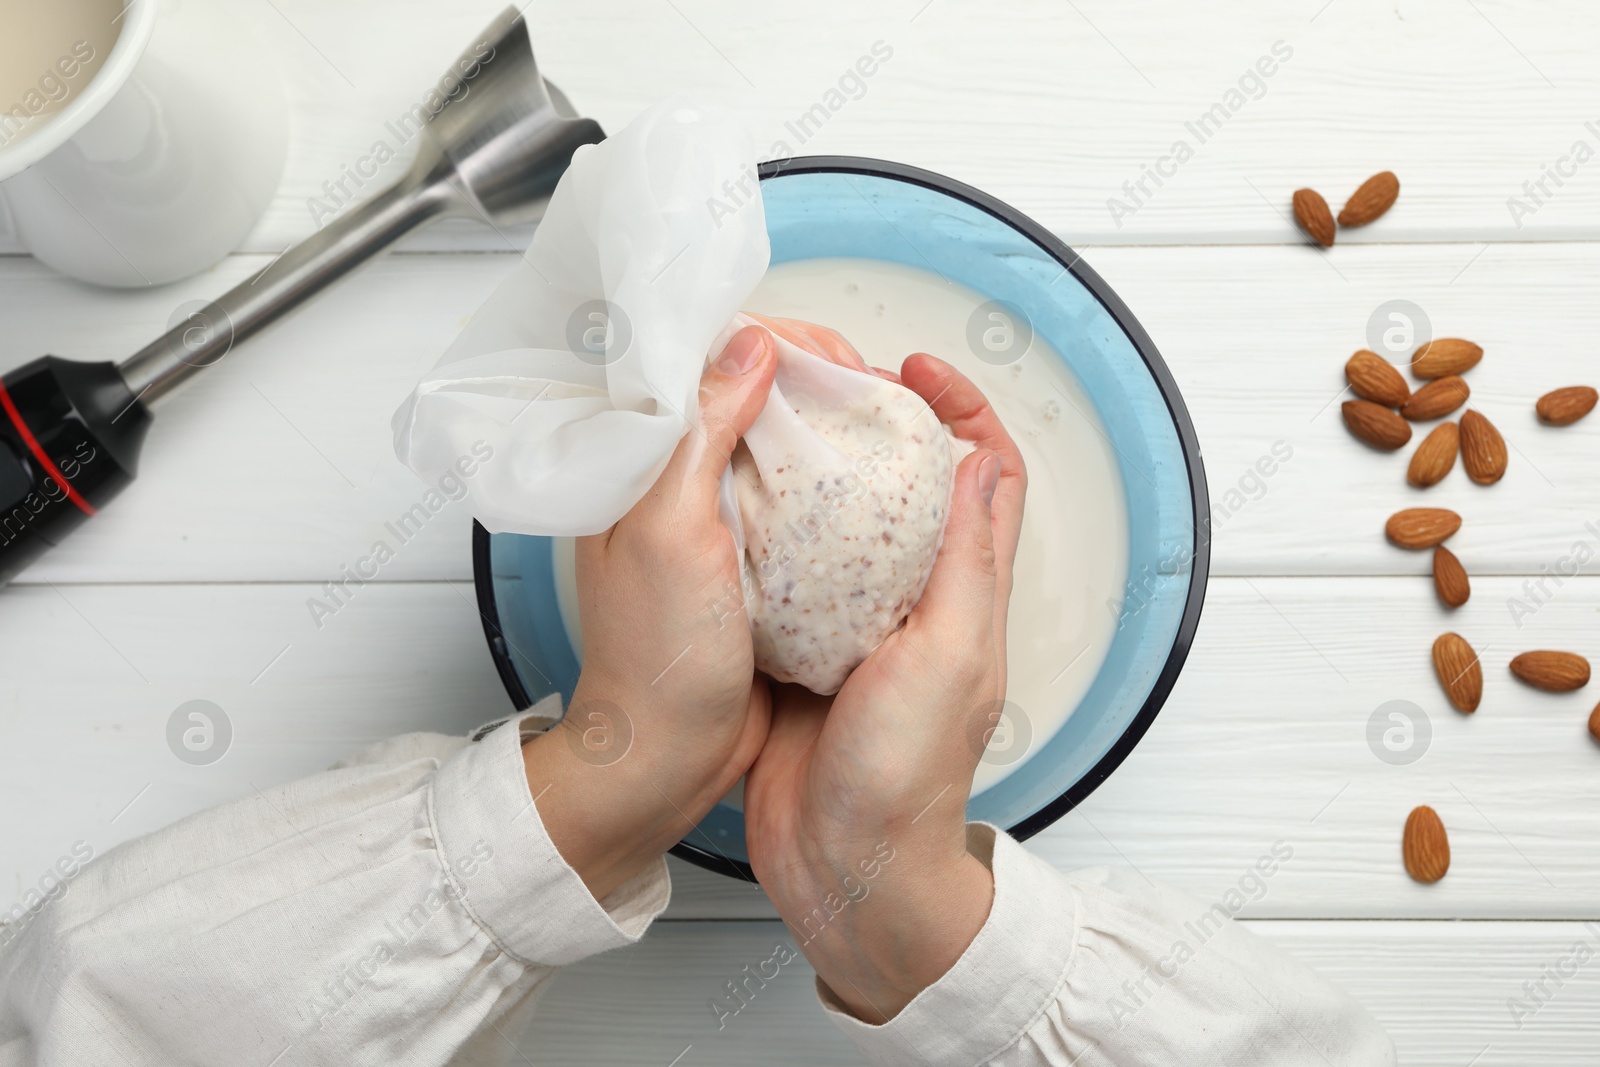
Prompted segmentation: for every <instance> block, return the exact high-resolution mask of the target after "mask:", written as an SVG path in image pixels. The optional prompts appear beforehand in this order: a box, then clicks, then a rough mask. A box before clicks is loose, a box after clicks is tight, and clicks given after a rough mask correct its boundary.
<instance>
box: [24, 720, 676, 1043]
mask: <svg viewBox="0 0 1600 1067" xmlns="http://www.w3.org/2000/svg"><path fill="white" fill-rule="evenodd" d="M550 699H552V700H555V699H558V698H550ZM559 711H560V709H559V705H555V706H546V705H545V704H543V703H542V702H541V705H540V706H537V707H535V708H534V709H532V711H531V712H530V714H529V716H528V718H532V719H536V720H539V721H546V720H547V719H548V718H550V717H554V716H555V715H558V714H559ZM522 734H523V720H522V719H518V720H513V721H511V722H508V723H506V724H504V725H501V726H500V727H498V728H496V729H493V730H491V731H490V732H488V733H487V734H482V735H481V740H478V741H473V742H469V741H467V740H465V739H462V738H447V737H443V736H440V735H435V734H410V735H406V736H404V737H399V738H395V739H393V740H391V741H387V742H384V743H383V744H381V745H378V746H376V747H375V748H373V749H370V750H368V751H367V752H365V753H363V754H362V755H361V756H360V757H358V758H356V759H355V760H352V761H348V762H346V763H344V764H341V765H338V766H336V767H335V768H333V769H331V770H329V771H326V772H324V773H322V774H319V775H314V776H312V777H310V778H305V779H301V780H300V781H296V782H291V783H289V784H287V785H283V786H279V787H277V788H274V789H268V790H263V791H260V792H257V793H255V794H254V795H251V796H247V797H245V798H243V799H241V800H237V801H234V802H232V803H229V804H225V805H223V806H221V807H218V808H213V809H211V810H209V811H204V812H201V813H199V814H197V815H193V816H191V817H189V818H187V819H184V820H182V821H181V822H178V823H176V824H174V825H172V826H170V827H167V828H166V829H164V830H161V831H159V832H157V833H154V834H151V835H149V836H148V837H143V838H140V839H138V840H135V841H130V842H128V843H126V844H124V845H121V846H119V847H117V848H115V849H113V850H112V851H110V852H108V853H107V854H106V855H104V856H102V857H99V858H98V859H96V860H95V861H94V862H92V863H89V864H88V865H87V866H85V867H83V868H82V869H81V871H78V872H76V873H75V876H74V877H73V878H72V879H71V880H70V881H69V882H68V883H66V884H67V888H66V891H65V892H64V893H63V894H62V895H60V896H59V897H58V898H57V899H56V900H54V901H52V902H50V903H48V904H46V905H45V906H44V907H42V908H40V909H38V910H37V911H36V912H35V913H32V914H30V915H27V916H25V917H23V918H22V919H20V920H18V921H16V922H13V923H11V924H8V925H7V926H5V927H3V928H0V942H6V943H5V944H3V945H0V1067H12V1065H16V1067H22V1065H24V1064H26V1065H34V1064H39V1065H53V1064H106V1065H111V1064H115V1065H128V1067H145V1065H151V1067H155V1065H158V1064H159V1065H168V1064H174V1063H224V1062H226V1063H255V1064H261V1065H263V1067H265V1065H267V1064H272V1065H273V1067H295V1065H299V1064H330V1063H339V1064H350V1065H357V1067H361V1065H367V1064H372V1065H379V1064H382V1065H385V1067H387V1065H391V1064H396V1063H407V1064H418V1065H435V1064H450V1065H453V1067H464V1065H468V1064H472V1065H477V1064H502V1063H505V1062H506V1061H507V1060H515V1059H517V1055H516V1053H515V1050H514V1049H513V1047H512V1042H513V1041H515V1040H516V1039H517V1038H518V1037H519V1036H520V1034H521V1030H522V1028H523V1025H524V1024H525V1022H526V1019H527V1016H528V1013H529V1011H530V1010H531V1006H532V1002H533V998H534V996H535V995H536V994H537V993H538V991H539V989H540V987H541V986H542V985H543V984H544V983H545V982H546V981H547V980H548V979H549V977H550V976H551V975H552V973H553V972H554V969H555V968H557V967H560V966H562V965H563V964H568V963H572V962H575V961H577V960H581V959H583V958H584V957H586V956H590V955H593V954H594V953H597V952H603V951H605V950H606V949H609V948H615V947H617V946H620V945H626V944H630V943H632V942H634V941H636V940H638V938H639V937H640V935H641V934H643V932H644V930H645V928H646V927H648V926H649V925H650V923H651V921H652V920H653V919H654V918H655V917H656V916H657V915H659V914H660V913H661V911H662V909H663V908H665V907H666V905H667V898H668V895H669V882H668V878H667V871H666V863H665V861H664V860H663V861H658V862H657V863H655V864H653V865H651V867H650V868H648V869H647V870H646V871H645V872H644V873H642V874H640V875H639V876H637V877H636V878H634V879H633V880H631V881H630V882H628V883H626V884H625V885H623V886H621V887H620V888H618V889H617V890H616V892H614V893H612V894H611V895H610V896H609V897H607V898H606V899H604V900H602V901H599V902H598V903H597V902H596V901H595V899H594V898H593V897H592V896H591V895H590V893H589V891H588V889H587V888H585V886H584V884H583V882H582V880H581V879H579V877H578V875H577V873H576V872H574V871H573V870H572V868H571V867H569V866H568V865H567V864H566V862H565V861H564V860H562V858H561V855H560V853H558V852H557V851H556V848H555V846H554V845H553V844H552V843H551V841H550V838H549V836H548V835H547V834H546V832H545V829H544V825H543V823H542V822H541V821H540V818H539V813H538V809H537V808H536V807H535V806H534V804H533V799H532V797H531V796H530V795H529V792H528V785H527V779H526V776H525V774H524V771H523V765H522V754H521V740H522Z"/></svg>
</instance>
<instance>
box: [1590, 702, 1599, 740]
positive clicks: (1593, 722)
mask: <svg viewBox="0 0 1600 1067" xmlns="http://www.w3.org/2000/svg"><path fill="white" fill-rule="evenodd" d="M1589 732H1590V733H1591V734H1593V735H1594V739H1595V740H1596V741H1600V704H1596V705H1595V706H1594V710H1593V711H1591V712H1590V713H1589Z"/></svg>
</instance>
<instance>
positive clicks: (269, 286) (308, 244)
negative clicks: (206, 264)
mask: <svg viewBox="0 0 1600 1067" xmlns="http://www.w3.org/2000/svg"><path fill="white" fill-rule="evenodd" d="M446 79H447V84H449V85H454V86H456V88H457V92H455V93H453V94H450V95H449V98H448V102H447V103H446V104H445V105H444V106H443V107H442V108H441V109H440V110H439V111H437V112H436V113H433V114H431V115H430V116H429V117H428V119H427V121H426V123H425V124H424V125H423V127H422V130H421V137H420V138H419V140H420V147H419V150H418V154H417V158H416V160H415V161H414V162H413V163H412V166H411V169H410V170H409V171H408V172H407V173H406V175H405V177H403V178H401V179H400V180H399V181H398V182H396V183H395V184H394V185H393V186H391V187H389V188H388V189H385V190H384V191H382V192H380V193H378V194H377V195H376V196H373V197H372V198H371V199H369V200H367V201H365V202H364V203H362V204H360V205H358V206H356V207H355V208H353V209H351V210H349V211H348V212H347V213H346V214H344V215H343V216H342V217H340V218H339V219H337V220H335V221H334V222H331V223H330V224H328V225H327V226H324V227H323V228H322V229H320V230H318V231H317V232H316V233H315V234H313V235H312V236H311V237H308V238H307V239H306V240H304V241H302V242H300V243H299V244H297V245H295V246H294V247H292V248H290V249H289V250H288V251H286V252H284V253H283V255H282V256H280V257H278V259H277V260H275V261H274V262H273V263H272V264H271V265H269V266H268V267H267V268H266V269H265V270H264V271H262V272H261V273H260V274H259V275H257V276H256V277H254V278H252V279H250V280H249V281H247V282H244V283H241V284H240V285H237V286H235V287H234V288H233V289H230V290H229V291H228V292H226V293H224V294H223V295H222V296H220V297H218V298H217V299H216V300H214V301H212V302H211V303H210V304H208V305H206V306H205V307H203V308H201V309H200V310H198V311H197V312H195V313H194V314H192V315H190V316H188V317H187V318H186V319H185V320H184V321H182V322H179V323H178V324H177V325H175V326H174V327H173V328H172V329H171V330H169V331H168V332H167V333H166V334H165V335H164V336H162V337H160V338H158V339H156V340H155V341H153V342H151V343H150V344H148V345H146V346H145V347H144V348H143V349H141V350H140V351H139V352H137V353H135V354H134V355H133V356H131V357H129V358H128V359H127V360H126V361H125V362H123V363H121V364H119V365H118V367H117V370H118V371H119V372H120V373H121V375H122V378H123V380H124V381H125V382H126V383H127V385H128V389H129V390H130V391H131V392H132V393H133V395H134V396H135V397H136V398H137V399H138V401H139V403H141V404H144V405H146V406H148V405H150V404H152V403H153V402H155V401H157V400H160V399H161V398H162V397H163V396H165V395H167V394H168V393H169V392H171V391H172V390H173V389H174V388H176V387H177V386H178V385H179V384H180V383H182V382H183V381H185V380H187V379H188V378H189V377H190V376H191V375H193V374H195V373H196V372H198V371H199V370H201V369H202V368H204V367H207V366H209V365H210V364H212V363H215V362H216V361H217V360H219V359H221V358H222V357H223V356H224V355H225V354H227V352H228V351H229V349H230V348H231V347H232V346H233V345H235V344H237V343H239V342H240V341H243V340H244V339H245V338H247V337H249V336H251V335H252V334H254V333H256V332H257V331H258V330H260V329H262V328H263V327H265V326H267V325H268V324H269V323H271V322H273V321H274V320H275V319H277V318H278V317H279V316H281V315H283V314H284V313H286V312H288V311H290V310H292V309H293V308H295V307H298V306H299V305H300V304H301V303H303V302H304V301H305V300H306V299H308V298H309V297H311V296H312V295H314V294H315V293H317V292H319V291H321V290H322V289H323V288H324V287H326V286H327V285H329V284H330V283H332V282H334V281H336V280H337V279H339V278H341V277H343V276H344V275H345V274H347V273H349V272H350V271H351V270H352V269H354V268H355V267H357V266H359V265H360V264H361V263H364V262H365V261H366V260H368V259H370V258H371V257H372V256H374V255H376V254H377V253H379V252H381V251H383V250H384V249H386V248H388V247H389V246H390V245H391V244H393V243H394V242H395V241H397V240H399V239H400V238H401V237H402V236H404V235H405V234H406V233H409V232H410V231H411V230H413V229H415V228H417V227H418V226H421V225H422V224H424V223H426V222H430V221H432V220H434V219H437V218H442V217H444V216H446V215H463V216H468V217H473V218H480V219H482V220H483V221H485V222H487V223H489V224H490V225H493V226H497V227H498V226H504V225H510V224H515V223H519V222H527V221H531V220H534V219H537V218H538V217H539V216H540V215H542V214H543V213H544V208H545V205H546V204H547V203H548V202H549V199H550V194H551V193H552V192H553V191H554V190H555V186H556V182H557V181H559V180H560V178H561V175H562V173H563V172H564V171H565V170H566V168H567V164H568V163H569V162H570V161H571V159H572V154H573V152H575V151H577V149H578V148H579V147H580V146H582V145H585V144H593V143H595V142H597V141H600V140H601V139H603V138H604V136H605V133H604V131H602V130H601V128H600V125H599V124H598V123H596V122H595V121H594V120H592V119H585V118H576V117H572V116H571V114H570V109H566V108H561V107H558V106H557V101H553V100H552V98H551V91H550V87H548V86H547V85H546V84H545V82H544V79H543V78H542V77H541V76H540V74H539V68H538V65H537V64H536V63H535V62H534V58H533V49H532V46H531V45H530V44H529V42H528V31H527V27H526V26H525V25H524V23H523V21H522V17H521V16H520V15H518V14H517V12H516V10H515V9H513V8H507V9H506V10H505V12H504V13H503V14H501V15H500V17H499V18H497V19H496V20H495V21H494V22H493V23H492V24H490V26H489V27H488V28H487V29H485V30H484V32H483V33H482V35H480V37H479V39H478V41H477V42H476V43H475V44H474V45H473V46H472V47H471V48H469V49H468V50H467V51H466V52H464V53H463V54H462V57H461V59H460V60H459V61H458V62H457V64H456V65H455V66H454V67H452V68H451V73H450V74H448V75H446ZM457 83H459V84H457ZM558 100H559V102H560V103H561V104H563V105H564V104H565V99H564V98H560V97H559V94H558ZM564 111H565V112H566V113H563V112H564Z"/></svg>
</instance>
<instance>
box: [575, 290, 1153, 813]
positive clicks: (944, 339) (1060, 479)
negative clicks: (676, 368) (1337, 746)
mask: <svg viewBox="0 0 1600 1067" xmlns="http://www.w3.org/2000/svg"><path fill="white" fill-rule="evenodd" d="M982 303H984V298H983V297H982V296H980V295H979V294H977V293H976V292H974V291H972V290H970V289H967V288H965V287H964V286H960V285H953V284H951V283H948V282H946V281H945V280H944V279H942V278H940V277H939V276H938V275H937V274H933V273H932V272H929V271H922V270H917V269H914V268H910V267H904V266H900V265H899V264H894V263H885V262H881V261H878V260H867V259H817V260H806V261H802V262H796V263H786V264H782V265H779V266H776V267H773V268H771V269H770V270H768V271H767V274H766V277H765V278H763V279H762V281H761V284H760V285H759V286H758V287H757V288H756V291H755V294H754V295H753V296H752V297H751V298H750V300H748V301H747V302H746V304H745V308H744V310H746V311H751V312H756V313H758V314H764V315H775V316H783V317H788V318H796V319H805V320H807V321H810V322H816V323H821V324H823V325H826V326H829V327H832V328H833V329H836V330H838V331H839V332H840V333H841V334H843V335H844V336H845V337H846V338H848V339H849V340H850V342H851V343H852V344H854V345H855V346H856V348H857V350H859V351H860V352H861V354H862V356H863V357H865V359H866V361H867V362H868V363H870V364H873V365H874V366H880V367H891V368H894V369H898V368H899V366H900V363H901V361H902V360H903V359H904V358H905V357H906V356H908V355H910V354H911V353H913V352H930V353H932V354H934V355H936V356H938V357H939V358H941V359H943V360H945V361H946V362H947V363H951V364H953V365H954V366H955V367H956V368H957V369H958V370H960V371H961V372H962V373H963V374H965V375H966V376H967V377H968V378H971V379H972V380H973V381H974V382H975V383H976V384H977V385H978V387H979V388H980V389H982V390H983V392H984V395H985V396H987V397H988V398H989V400H990V402H991V403H992V404H993V405H994V408H995V410H996V411H997V412H999V414H1000V419H1001V421H1002V422H1003V423H1004V424H1005V427H1006V429H1007V431H1008V432H1009V433H1010V434H1011V436H1012V438H1013V439H1014V440H1015V441H1016V442H1017V448H1018V450H1019V451H1020V452H1021V453H1022V459H1023V462H1024V463H1025V464H1026V465H1027V468H1028V498H1027V506H1026V508H1025V512H1024V516H1023V526H1022V539H1021V543H1020V544H1019V546H1018V549H1017V561H1016V568H1015V577H1016V581H1015V586H1014V589H1013V591H1012V595H1011V610H1010V614H1009V615H1008V617H1007V624H1006V630H1007V634H1006V652H1007V665H1008V671H1009V679H1008V683H1007V691H1006V700H1007V701H1008V703H1009V704H1010V705H1011V706H1012V707H1014V708H1016V709H1019V711H1020V714H1021V715H1022V716H1025V717H1026V719H1027V722H1026V723H1025V724H1023V723H1016V722H1010V721H1007V720H1009V718H1010V712H1008V714H1007V716H1006V718H1005V719H1002V721H1001V722H1000V723H999V725H998V727H997V729H996V731H995V734H994V736H993V737H992V738H991V739H990V743H989V751H988V753H987V754H986V756H985V759H984V761H983V762H982V763H980V764H979V765H978V772H977V775H976V776H975V778H974V780H973V785H972V792H973V793H974V794H977V793H980V792H982V791H983V790H985V789H987V788H989V787H990V786H992V785H994V784H995V783H996V782H998V781H1000V780H1001V779H1003V778H1004V777H1005V776H1006V775H1007V774H1009V773H1010V772H1011V771H1013V770H1015V769H1016V768H1017V767H1018V766H1021V764H1022V763H1023V762H1024V761H1025V760H1026V759H1027V758H1028V757H1029V756H1031V755H1032V754H1034V753H1037V752H1038V751H1039V750H1040V748H1041V747H1043V745H1044V743H1045V742H1046V741H1048V740H1049V739H1050V738H1051V737H1052V736H1054V734H1055V733H1056V731H1058V730H1060V729H1061V726H1062V724H1064V723H1065V722H1066V721H1067V719H1068V718H1069V717H1070V716H1071V715H1072V712H1073V710H1074V709H1076V708H1077V706H1078V702H1079V701H1080V700H1081V699H1082V698H1083V695H1084V694H1085V693H1087V692H1088V690H1089V687H1090V686H1091V685H1092V684H1093V682H1094V679H1095V676H1096V674H1098V673H1099V670H1100V665H1101V664H1102V663H1103V662H1104V661H1105V658H1106V655H1107V653H1108V652H1109V651H1110V648H1111V641H1112V638H1113V637H1115V635H1116V629H1117V620H1116V617H1115V616H1114V615H1113V614H1112V612H1111V611H1110V610H1109V609H1108V608H1107V604H1108V603H1111V604H1116V603H1120V602H1121V599H1122V595H1123V584H1124V582H1125V581H1126V580H1127V573H1128V518H1127V504H1126V501H1125V499H1124V497H1123V489H1122V478H1121V475H1120V474H1119V470H1118V464H1117V456H1116V453H1115V452H1114V451H1113V449H1112V447H1111V444H1110V442H1109V441H1108V440H1107V438H1106V436H1105V434H1104V428H1103V427H1102V426H1101V424H1100V422H1099V419H1098V417H1097V416H1096V414H1095V409H1094V406H1093V404H1092V403H1091V402H1090V401H1089V397H1088V395H1087V394H1086V393H1085V392H1084V391H1083V387H1082V386H1081V385H1079V384H1078V381H1077V379H1076V378H1074V377H1073V375H1072V372H1071V371H1070V370H1068V369H1067V366H1066V364H1065V363H1063V362H1062V360H1061V358H1060V357H1059V356H1058V355H1057V354H1056V353H1055V352H1053V351H1051V350H1050V349H1049V347H1048V346H1047V345H1046V344H1045V343H1044V342H1043V341H1042V340H1041V339H1039V338H1038V337H1035V338H1034V339H1033V342H1032V346H1031V348H1030V349H1029V350H1028V352H1027V354H1026V355H1024V356H1023V357H1022V358H1021V359H1020V360H1019V361H1017V362H1016V363H1013V364H1011V365H1010V366H993V365H991V364H989V363H986V362H984V361H983V360H980V359H979V358H978V357H977V356H976V355H975V354H974V353H973V351H972V350H971V347H970V346H969V343H968V341H967V323H968V320H969V319H970V318H971V317H972V314H973V312H974V311H975V310H976V309H977V308H978V306H979V305H981V304H982ZM554 563H555V575H556V589H557V600H558V604H559V607H560V609H561V618H562V622H563V624H564V625H565V627H566V630H567V633H568V634H569V635H572V637H573V647H574V649H576V650H577V651H578V654H579V656H580V657H581V656H582V646H581V644H580V642H579V640H578V636H577V635H578V610H577V584H576V581H575V580H574V578H573V566H572V564H573V553H572V542H571V540H570V539H557V541H556V542H555V546H554ZM1024 734H1026V735H1027V736H1028V738H1029V740H1028V742H1027V744H1026V745H1025V746H1022V745H1020V744H1018V742H1019V740H1020V738H1021V737H1022V736H1024ZM741 801H742V790H739V789H735V791H734V792H733V794H731V795H730V796H729V797H728V798H727V799H726V800H725V801H724V803H727V804H730V805H732V806H735V807H741V806H742V804H741Z"/></svg>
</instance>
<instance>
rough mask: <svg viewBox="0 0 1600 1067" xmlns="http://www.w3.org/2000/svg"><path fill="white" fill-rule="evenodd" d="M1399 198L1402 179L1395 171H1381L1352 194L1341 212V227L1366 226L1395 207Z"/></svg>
mask: <svg viewBox="0 0 1600 1067" xmlns="http://www.w3.org/2000/svg"><path fill="white" fill-rule="evenodd" d="M1399 196H1400V179H1399V178H1396V177H1395V176H1394V171H1392V170H1385V171H1380V172H1379V173H1377V174H1374V175H1373V176H1372V177H1370V178H1368V179H1367V180H1366V181H1364V182H1362V183H1361V187H1360V188H1359V189H1357V190H1356V191H1355V192H1353V193H1351V194H1350V199H1349V200H1346V201H1345V202H1344V209H1343V210H1342V211H1340V212H1339V225H1340V226H1365V225H1366V224H1367V223H1369V222H1372V221H1374V220H1375V219H1377V218H1378V216H1380V215H1382V214H1383V213H1384V212H1385V211H1388V210H1389V209H1390V208H1391V207H1393V206H1394V202H1395V200H1396V199H1397V198H1398V197H1399Z"/></svg>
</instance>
